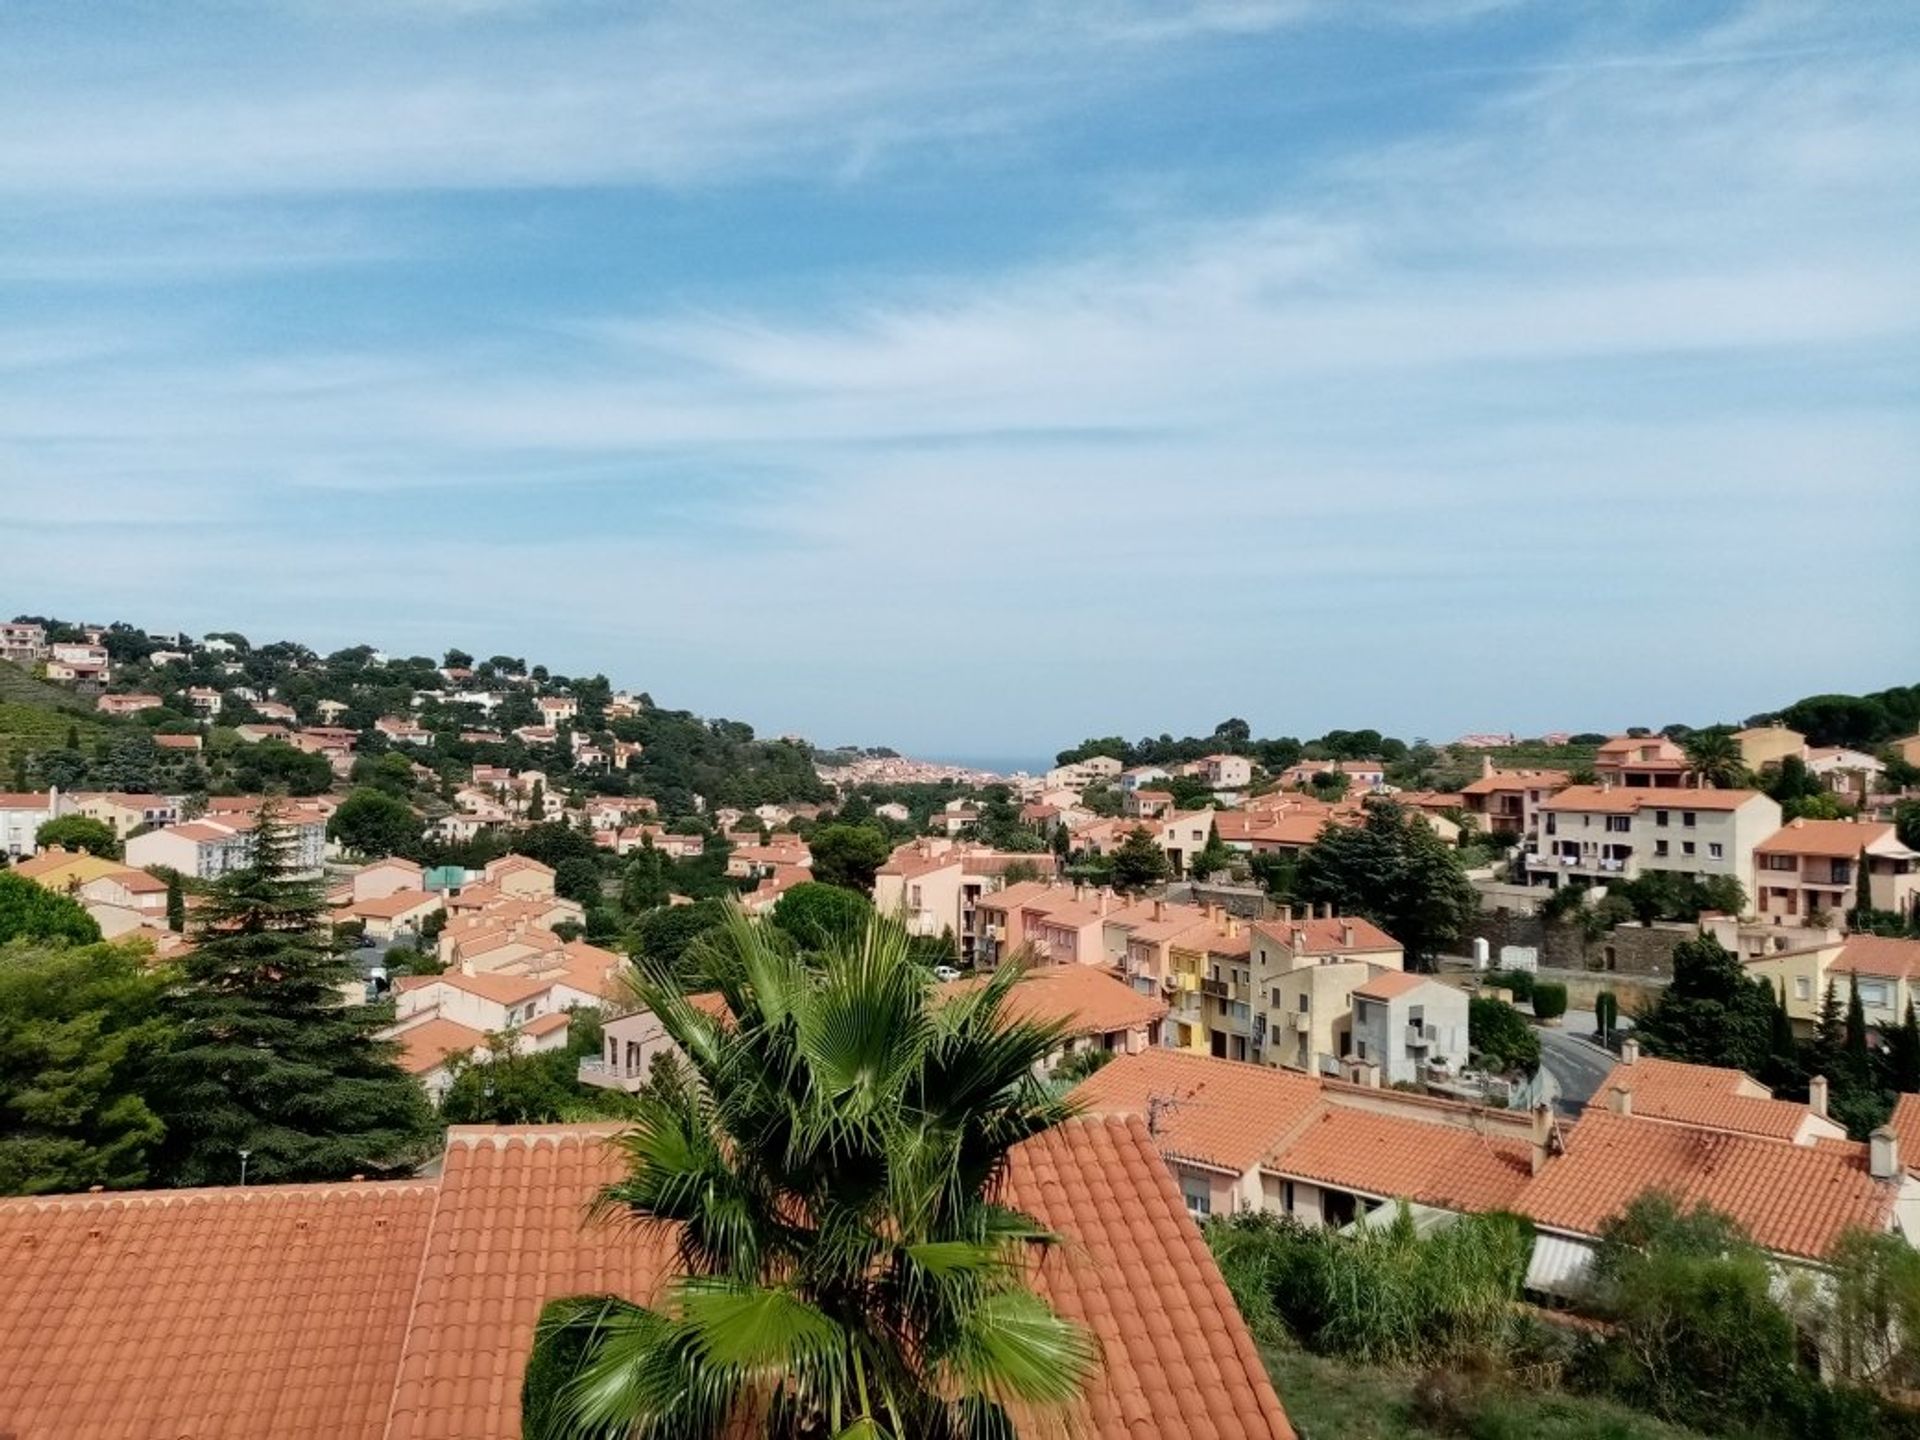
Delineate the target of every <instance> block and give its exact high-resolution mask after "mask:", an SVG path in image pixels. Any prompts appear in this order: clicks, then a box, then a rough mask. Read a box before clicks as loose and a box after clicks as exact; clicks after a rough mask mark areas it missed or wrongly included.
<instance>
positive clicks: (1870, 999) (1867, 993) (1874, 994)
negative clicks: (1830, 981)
mask: <svg viewBox="0 0 1920 1440" xmlns="http://www.w3.org/2000/svg"><path fill="white" fill-rule="evenodd" d="M1854 989H1856V990H1858V991H1859V992H1860V1003H1861V1004H1862V1005H1881V1006H1884V1005H1885V1004H1886V1003H1887V985H1886V982H1885V981H1884V980H1856V981H1855V982H1854Z"/></svg>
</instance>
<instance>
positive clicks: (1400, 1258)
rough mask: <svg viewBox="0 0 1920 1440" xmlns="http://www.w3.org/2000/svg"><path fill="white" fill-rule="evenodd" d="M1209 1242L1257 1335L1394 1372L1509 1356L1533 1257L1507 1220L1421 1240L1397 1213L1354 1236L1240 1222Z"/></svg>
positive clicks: (1491, 1219) (1526, 1238) (1223, 1224)
mask: <svg viewBox="0 0 1920 1440" xmlns="http://www.w3.org/2000/svg"><path fill="white" fill-rule="evenodd" d="M1207 1235H1208V1241H1209V1243H1210V1244H1211V1245H1212V1246H1213V1249H1214V1254H1215V1256H1216V1258H1217V1259H1218V1261H1219V1264H1220V1268H1221V1272H1222V1274H1223V1275H1225V1277H1226V1279H1227V1285H1228V1288H1229V1289H1230V1290H1232V1292H1233V1294H1234V1298H1235V1299H1236V1300H1237V1301H1239V1303H1240V1307H1241V1311H1242V1313H1243V1314H1244V1315H1245V1316H1246V1317H1247V1320H1248V1323H1249V1324H1250V1325H1251V1326H1252V1327H1253V1329H1254V1331H1255V1333H1256V1334H1260V1335H1262V1336H1263V1338H1266V1339H1269V1340H1271V1339H1274V1338H1276V1337H1278V1336H1280V1335H1282V1334H1285V1335H1291V1336H1292V1337H1293V1338H1294V1339H1295V1340H1297V1341H1298V1342H1299V1343H1300V1344H1302V1345H1304V1346H1305V1347H1307V1348H1308V1349H1310V1350H1315V1351H1319V1352H1321V1353H1323V1354H1338V1355H1341V1356H1343V1357H1345V1358H1347V1359H1349V1360H1355V1361H1362V1362H1367V1363H1378V1364H1393V1365H1417V1364H1432V1363H1437V1362H1439V1361H1443V1360H1447V1359H1452V1358H1459V1357H1463V1356H1487V1357H1495V1358H1499V1357H1504V1356H1505V1355H1506V1354H1507V1352H1508V1350H1509V1349H1510V1348H1511V1346H1512V1344H1513V1342H1514V1340H1515V1338H1516V1335H1517V1330H1518V1326H1519V1320H1518V1313H1517V1311H1516V1309H1515V1303H1514V1302H1515V1301H1517V1300H1518V1299H1519V1297H1520V1287H1521V1282H1522V1281H1523V1280H1524V1279H1525V1276H1526V1269H1527V1259H1528V1256H1529V1255H1530V1254H1531V1252H1532V1247H1533V1231H1532V1229H1531V1227H1530V1226H1528V1224H1527V1223H1526V1222H1525V1221H1524V1220H1520V1219H1518V1218H1516V1217H1514V1216H1510V1215H1475V1216H1467V1217H1464V1218H1462V1219H1460V1220H1458V1221H1456V1222H1455V1223H1453V1224H1451V1225H1449V1226H1447V1227H1446V1228H1445V1229H1442V1230H1437V1231H1435V1232H1433V1233H1432V1234H1430V1235H1427V1236H1425V1237H1422V1236H1420V1235H1417V1234H1416V1233H1415V1232H1414V1227H1413V1222H1412V1220H1411V1218H1410V1217H1409V1216H1408V1214H1407V1212H1406V1211H1405V1209H1404V1208H1402V1210H1401V1212H1400V1214H1399V1216H1398V1217H1397V1218H1396V1219H1395V1220H1394V1223H1393V1224H1391V1225H1389V1226H1386V1227H1385V1228H1382V1229H1377V1230H1363V1231H1357V1232H1355V1233H1352V1234H1340V1233H1337V1232H1334V1231H1330V1230H1310V1229H1307V1228H1306V1227H1304V1226H1301V1225H1298V1224H1295V1223H1294V1222H1292V1221H1288V1220H1278V1219H1275V1218H1274V1217H1272V1216H1266V1215H1239V1216H1234V1217H1233V1218H1232V1219H1229V1220H1221V1221H1215V1222H1213V1223H1212V1224H1210V1225H1209V1226H1208V1228H1207Z"/></svg>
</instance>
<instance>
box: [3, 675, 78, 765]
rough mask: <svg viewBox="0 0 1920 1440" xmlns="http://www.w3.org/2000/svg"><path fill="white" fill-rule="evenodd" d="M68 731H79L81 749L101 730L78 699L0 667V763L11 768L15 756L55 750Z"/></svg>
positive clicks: (62, 743) (69, 693) (46, 684)
mask: <svg viewBox="0 0 1920 1440" xmlns="http://www.w3.org/2000/svg"><path fill="white" fill-rule="evenodd" d="M69 727H73V728H75V729H78V730H79V732H80V743H81V744H82V745H83V746H84V745H91V744H92V743H93V741H94V738H95V737H96V736H98V735H99V734H100V733H101V730H102V728H103V727H102V726H101V724H100V722H99V721H98V720H97V719H95V718H94V716H93V714H92V713H91V711H90V709H89V703H88V702H87V701H86V700H84V699H82V698H81V697H80V696H78V695H75V694H74V693H73V692H72V691H70V690H62V689H61V688H60V687H59V686H58V685H49V684H48V683H47V682H46V681H44V680H36V679H34V678H33V676H31V675H29V674H28V673H27V672H26V671H24V670H22V669H21V668H20V667H19V666H17V665H8V664H5V663H0V761H4V762H6V763H7V764H8V765H11V764H12V763H13V757H14V756H15V755H16V754H23V753H31V752H32V751H35V750H58V749H60V748H61V747H62V746H64V745H65V744H66V743H67V730H68V728H69ZM0 783H4V780H0Z"/></svg>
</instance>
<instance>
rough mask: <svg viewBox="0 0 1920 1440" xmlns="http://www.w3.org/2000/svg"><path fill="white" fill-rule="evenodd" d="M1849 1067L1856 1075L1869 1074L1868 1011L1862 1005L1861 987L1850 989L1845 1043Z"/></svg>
mask: <svg viewBox="0 0 1920 1440" xmlns="http://www.w3.org/2000/svg"><path fill="white" fill-rule="evenodd" d="M1843 1043H1844V1045H1845V1049H1844V1052H1843V1053H1844V1054H1845V1055H1846V1059H1847V1065H1848V1067H1849V1068H1850V1069H1851V1070H1852V1071H1853V1073H1854V1074H1855V1075H1858V1076H1865V1075H1866V1073H1867V1065H1868V1055H1867V1009H1866V1006H1864V1005H1863V1004H1861V1003H1860V987H1859V986H1858V985H1853V986H1850V987H1848V994H1847V1025H1846V1034H1845V1037H1844V1041H1843Z"/></svg>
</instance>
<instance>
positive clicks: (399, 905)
mask: <svg viewBox="0 0 1920 1440" xmlns="http://www.w3.org/2000/svg"><path fill="white" fill-rule="evenodd" d="M440 903H441V900H440V896H439V895H438V894H435V893H431V892H429V891H426V890H396V891H394V892H393V894H391V895H382V896H380V897H379V898H378V899H375V900H351V901H349V902H348V903H347V909H349V910H351V911H352V912H353V913H354V914H355V915H359V916H363V917H365V918H366V919H369V920H392V919H394V918H395V917H396V916H400V915H405V914H406V913H407V912H408V911H410V910H418V909H419V908H420V907H421V906H423V905H438V904H440Z"/></svg>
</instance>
